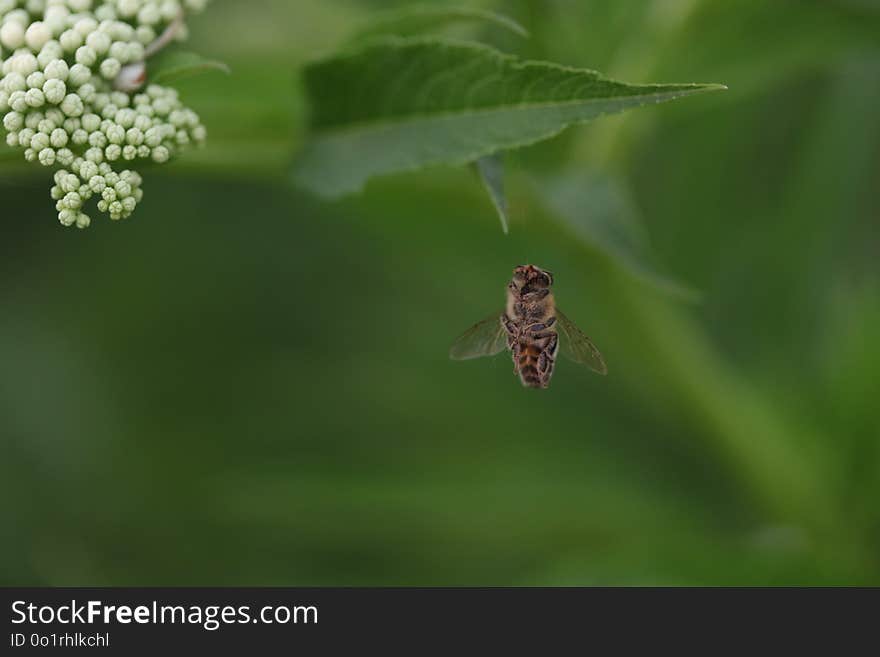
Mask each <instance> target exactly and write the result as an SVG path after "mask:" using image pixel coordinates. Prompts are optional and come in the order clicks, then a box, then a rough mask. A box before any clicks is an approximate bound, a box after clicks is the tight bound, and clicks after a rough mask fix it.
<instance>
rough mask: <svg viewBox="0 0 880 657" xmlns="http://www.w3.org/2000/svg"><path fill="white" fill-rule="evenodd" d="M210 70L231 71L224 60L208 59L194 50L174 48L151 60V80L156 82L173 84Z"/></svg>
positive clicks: (149, 69)
mask: <svg viewBox="0 0 880 657" xmlns="http://www.w3.org/2000/svg"><path fill="white" fill-rule="evenodd" d="M209 71H220V72H222V73H227V74H228V73H229V72H230V70H229V67H228V66H227V65H226V64H224V63H223V62H219V61H217V60H214V59H207V58H206V57H202V56H201V55H199V54H196V53H193V52H181V51H177V50H173V51H170V52H165V53H162V54H160V55H158V56H156V57H155V58H153V59H151V60H150V62H149V68H148V74H149V78H148V79H149V81H150V82H152V83H154V84H171V83H172V82H176V81H178V80H180V79H183V78H187V77H190V76H193V75H198V74H200V73H207V72H209Z"/></svg>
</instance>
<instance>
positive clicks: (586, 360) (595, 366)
mask: <svg viewBox="0 0 880 657" xmlns="http://www.w3.org/2000/svg"><path fill="white" fill-rule="evenodd" d="M556 320H557V329H558V332H559V335H560V337H561V338H562V339H561V340H560V341H559V348H560V349H561V350H562V354H563V356H565V357H566V358H568V359H569V360H571V361H574V362H575V363H578V364H579V365H586V366H587V367H589V368H590V369H591V370H593V371H594V372H598V373H599V374H608V366H607V365H605V359H604V358H602V354H601V353H599V350H598V349H597V348H596V345H594V344H593V341H592V340H590V338H588V337H587V336H586V335H584V332H583V331H581V330H580V329H579V328H578V327H577V326H576V325H575V323H574V322H573V321H571V320H570V319H569V318H568V317H566V316H565V313H563V312H562V311H560V310H559V309H558V308H557V309H556Z"/></svg>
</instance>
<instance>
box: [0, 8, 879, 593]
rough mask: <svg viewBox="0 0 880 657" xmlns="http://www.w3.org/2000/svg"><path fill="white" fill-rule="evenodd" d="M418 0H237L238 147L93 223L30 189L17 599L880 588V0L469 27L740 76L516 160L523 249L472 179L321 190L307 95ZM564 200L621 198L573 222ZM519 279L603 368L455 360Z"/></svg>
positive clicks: (220, 33) (577, 60)
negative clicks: (60, 216)
mask: <svg viewBox="0 0 880 657" xmlns="http://www.w3.org/2000/svg"><path fill="white" fill-rule="evenodd" d="M403 4H406V3H399V2H398V3H395V2H379V1H371V2H366V1H365V2H355V1H343V0H335V1H330V2H328V1H324V0H308V1H296V2H288V1H286V0H248V1H247V2H245V1H244V0H239V1H236V0H216V1H215V2H214V3H213V4H212V6H211V7H210V9H209V11H208V12H207V13H205V14H204V15H202V16H199V17H197V18H195V19H194V20H193V21H192V23H191V31H192V37H191V42H190V45H189V46H188V47H189V48H191V49H193V50H196V51H198V52H201V53H203V54H205V55H208V56H212V57H216V58H219V59H222V60H224V61H226V62H228V63H229V64H230V66H231V67H232V69H233V74H232V75H231V76H229V77H224V76H222V75H207V76H204V77H200V78H194V79H191V80H187V81H184V82H181V83H180V85H179V86H180V88H181V92H182V96H183V98H184V100H185V101H186V102H187V103H188V104H189V105H191V106H192V107H193V108H194V109H195V110H196V111H198V112H199V113H200V114H201V116H202V118H203V120H204V122H205V124H206V126H207V127H208V130H209V134H210V136H209V143H208V146H207V147H206V148H205V149H204V150H201V151H198V152H191V153H188V154H186V155H184V156H183V157H182V158H181V159H179V160H178V161H177V162H175V163H173V164H172V165H169V166H165V167H161V168H155V169H152V170H146V171H144V172H143V173H144V174H145V176H144V177H145V185H144V187H145V192H146V196H145V201H144V203H143V205H142V206H141V207H140V208H139V209H138V212H137V214H136V215H135V216H134V217H133V218H132V219H131V220H128V221H126V222H122V223H120V224H111V223H110V222H109V221H103V220H102V221H97V222H95V223H94V224H93V226H92V228H90V229H89V230H87V231H82V232H80V231H74V230H69V229H68V230H66V229H62V228H61V227H60V226H59V225H58V223H57V221H56V219H55V213H54V211H53V208H52V203H51V201H50V199H49V198H48V188H49V186H50V185H51V180H50V178H51V175H50V174H49V173H47V172H46V171H45V170H43V169H41V168H40V167H29V166H24V165H23V164H19V163H18V161H17V160H15V161H13V162H7V163H5V164H3V166H2V168H0V195H2V201H3V203H2V208H3V209H2V215H0V231H2V232H0V234H2V238H0V263H2V264H0V272H2V276H0V511H2V522H0V582H2V583H3V584H7V585H9V584H19V585H244V584H252V585H592V584H612V585H616V584H623V585H640V584H646V585H652V584H672V585H678V584H695V585H703V584H711V585H728V584H731V585H733V584H737V585H755V584H772V585H776V584H820V585H821V584H874V585H877V584H880V504H878V500H880V476H878V475H880V403H878V400H880V377H878V373H880V213H878V202H877V192H878V189H880V3H878V2H872V1H870V0H861V1H858V0H850V1H847V0H790V1H784V0H778V1H774V2H764V1H762V0H749V1H746V0H653V1H648V0H615V1H614V2H607V1H606V0H595V1H592V0H587V1H575V0H549V1H544V0H542V1H537V0H534V1H527V0H510V1H498V2H479V3H473V6H479V7H485V8H493V9H496V10H499V11H502V12H504V13H506V14H508V15H510V16H512V17H514V18H515V19H517V20H518V21H520V22H522V23H523V24H524V25H525V26H526V27H527V28H528V29H529V30H530V31H531V33H532V37H531V38H530V39H529V40H522V39H519V38H518V37H516V36H515V35H507V34H502V33H500V32H496V31H492V30H489V29H486V28H479V27H471V28H468V29H471V34H472V35H473V36H478V37H480V38H483V39H485V40H488V41H489V42H491V43H493V44H494V45H496V46H497V47H500V48H502V49H505V50H509V51H512V52H517V53H519V54H521V55H525V56H529V57H535V58H541V59H548V60H551V61H557V62H560V63H563V64H569V65H573V66H583V67H588V68H596V69H598V70H601V71H603V72H605V73H607V74H609V75H611V76H614V77H619V78H621V79H624V80H627V81H631V82H691V81H697V82H720V83H725V84H727V85H728V86H729V87H730V90H729V91H727V92H725V93H720V94H712V95H706V96H700V97H696V98H689V99H685V100H682V101H679V102H675V103H670V104H666V105H663V106H659V107H651V108H645V109H640V110H636V111H634V112H630V113H628V114H625V115H621V116H619V117H612V118H607V119H602V120H599V121H597V122H595V123H593V124H590V125H588V126H584V127H580V128H577V129H573V130H569V131H567V132H566V133H564V134H563V135H562V136H561V137H560V138H558V139H556V140H554V141H552V142H548V143H546V144H544V145H541V146H538V147H534V148H531V149H528V150H524V151H521V152H518V153H516V154H514V155H513V156H512V157H511V158H509V159H508V169H509V173H510V176H509V180H508V187H509V192H510V197H511V206H512V227H511V228H512V230H511V234H510V236H509V237H504V236H503V235H502V234H501V231H500V229H499V226H498V220H497V218H496V217H495V216H494V214H493V209H492V206H491V203H490V202H489V200H488V198H487V197H486V196H485V194H484V192H483V191H482V189H481V188H480V185H479V183H478V182H477V181H476V180H475V179H474V177H473V176H472V174H471V173H470V172H469V171H467V170H457V169H437V170H431V171H426V172H422V173H418V174H406V175H400V176H394V177H390V178H386V179H382V180H379V181H374V182H372V183H371V184H370V185H369V186H368V188H367V191H366V192H365V193H364V194H363V195H361V196H357V197H351V198H349V199H346V200H344V201H342V202H337V203H326V202H322V201H320V200H317V199H315V198H313V197H311V196H309V195H308V194H306V193H304V192H301V191H297V190H296V189H293V188H291V186H290V185H289V184H288V181H287V170H288V167H289V164H290V162H291V160H292V158H293V155H294V153H295V151H296V148H297V147H298V145H299V144H300V143H301V142H302V140H303V138H304V136H305V119H306V116H307V108H306V103H305V99H304V98H303V97H302V94H301V92H300V90H299V87H298V86H297V84H296V79H295V78H296V71H297V70H298V68H299V67H300V66H302V64H303V63H305V62H306V61H308V60H309V59H311V58H314V57H316V56H318V55H320V54H321V53H330V52H332V51H333V50H334V48H336V47H338V46H339V45H340V44H341V43H342V41H343V39H344V38H345V37H346V35H347V34H348V33H350V31H351V30H352V29H354V28H355V27H357V26H358V25H360V24H362V23H363V22H364V21H367V20H369V19H370V17H371V15H373V14H374V13H375V12H376V11H378V10H381V9H387V8H389V7H394V6H401V5H403ZM481 29H482V30H483V31H482V32H480V31H477V32H475V31H474V30H481ZM563 178H564V179H565V180H569V181H571V180H572V179H574V180H578V179H579V178H582V179H583V181H584V189H588V188H589V186H590V185H592V184H593V183H594V182H595V181H596V180H601V181H603V182H602V185H603V186H604V187H603V188H611V189H613V190H615V191H614V194H613V198H614V201H613V203H611V204H610V205H609V206H608V207H610V208H611V210H608V207H604V206H603V207H600V205H601V204H602V202H603V201H602V198H604V197H602V196H601V195H596V196H594V195H591V194H589V193H584V194H583V195H582V198H580V199H579V200H577V202H576V203H574V208H575V212H574V215H575V216H574V217H573V221H574V222H575V223H572V218H571V217H570V218H569V219H562V218H561V217H560V216H558V215H557V214H555V212H554V210H553V209H552V208H553V207H554V195H553V191H552V190H553V188H554V181H557V182H558V180H560V179H563ZM606 200H607V199H606ZM578 210H579V211H580V212H582V213H583V215H584V216H585V217H589V216H590V215H591V213H602V212H608V211H610V212H612V213H617V214H626V220H627V221H639V222H641V225H642V227H643V229H644V233H645V235H646V236H647V237H648V238H649V240H650V243H651V247H652V249H651V252H652V253H653V256H652V257H653V262H654V263H656V264H657V267H658V268H659V269H660V270H661V271H663V272H665V273H666V274H668V275H669V276H670V277H672V278H673V279H675V280H676V281H678V282H680V283H682V284H684V285H686V286H688V287H689V288H692V289H693V290H695V291H697V292H698V293H699V300H698V301H695V302H694V301H687V300H685V299H682V298H680V297H678V296H675V295H669V294H668V293H666V292H664V291H663V290H661V289H658V287H657V286H654V285H651V284H650V282H646V281H645V280H644V277H639V276H634V275H633V274H632V273H631V271H630V269H628V268H627V267H626V266H622V265H621V262H620V261H618V260H617V259H615V258H611V257H609V256H608V255H606V254H605V253H604V252H603V251H601V250H598V249H597V248H596V247H595V246H594V245H593V244H592V243H591V242H590V241H588V240H585V239H583V233H582V231H579V230H578V229H577V221H579V218H578V217H577V214H578V213H577V211H578ZM522 262H534V263H536V264H539V265H541V266H544V267H547V268H548V269H551V270H552V271H554V273H555V274H556V280H557V285H556V288H557V295H558V299H559V303H560V305H561V306H562V307H563V308H564V309H565V310H566V312H567V314H568V315H569V316H571V317H572V318H573V319H575V320H576V321H578V323H579V324H580V325H581V326H582V327H583V328H584V329H585V330H586V331H587V332H588V333H589V334H590V335H591V336H593V338H594V339H595V340H596V342H597V343H598V345H599V346H600V348H601V349H602V350H603V352H604V353H605V356H606V359H607V361H608V364H609V368H610V374H609V376H608V377H607V378H602V377H599V376H596V375H594V374H591V373H590V372H589V371H587V370H579V369H578V368H577V367H575V366H573V365H571V364H569V363H567V362H565V361H563V362H561V363H560V366H559V367H558V368H557V373H556V376H555V378H554V382H553V383H554V384H553V387H552V388H551V389H550V390H549V391H547V392H546V393H542V392H540V391H538V392H536V391H530V390H524V389H522V388H521V387H520V386H519V383H518V382H517V380H516V379H515V378H514V377H513V375H512V371H511V369H512V368H511V366H510V363H509V361H508V359H507V358H506V357H504V356H500V357H498V358H497V359H495V360H491V361H489V360H487V361H473V362H467V363H453V362H451V361H449V360H447V355H446V353H447V348H448V345H449V343H450V342H451V341H452V339H453V338H455V336H456V335H458V334H459V333H460V332H461V331H462V330H464V329H465V328H467V327H468V326H469V325H470V324H471V323H473V322H475V321H477V320H478V319H480V318H481V317H483V316H485V315H487V314H488V313H489V312H490V311H492V310H493V309H494V308H496V307H500V305H501V300H502V296H503V293H504V285H505V282H506V280H507V279H508V277H509V275H510V271H511V269H512V267H513V266H514V265H517V264H520V263H522Z"/></svg>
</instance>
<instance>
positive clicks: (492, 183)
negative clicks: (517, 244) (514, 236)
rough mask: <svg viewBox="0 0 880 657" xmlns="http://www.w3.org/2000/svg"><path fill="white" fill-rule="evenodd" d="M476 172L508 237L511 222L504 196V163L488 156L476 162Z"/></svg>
mask: <svg viewBox="0 0 880 657" xmlns="http://www.w3.org/2000/svg"><path fill="white" fill-rule="evenodd" d="M474 170H475V171H476V173H477V175H478V176H479V177H480V180H481V181H482V183H483V187H485V188H486V193H487V194H489V198H490V199H492V205H494V206H495V211H496V212H497V213H498V218H499V219H500V220H501V230H503V231H504V234H505V235H506V234H507V233H508V232H509V231H510V226H509V224H510V222H509V221H508V219H507V198H506V197H505V196H504V163H503V162H502V161H501V158H500V157H499V156H498V155H487V156H486V157H481V158H480V159H479V160H477V161H476V162H474Z"/></svg>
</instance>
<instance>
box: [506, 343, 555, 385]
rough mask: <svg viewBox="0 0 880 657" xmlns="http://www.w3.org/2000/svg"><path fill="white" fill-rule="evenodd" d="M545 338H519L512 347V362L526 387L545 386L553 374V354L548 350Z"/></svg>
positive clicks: (548, 383)
mask: <svg viewBox="0 0 880 657" xmlns="http://www.w3.org/2000/svg"><path fill="white" fill-rule="evenodd" d="M548 346H549V345H547V340H546V339H540V340H533V339H531V338H529V337H528V336H523V337H521V338H520V341H519V343H518V344H516V345H515V346H514V349H513V364H514V368H515V369H516V372H517V374H519V378H520V381H522V384H523V385H524V386H526V387H528V388H547V387H548V386H549V385H550V377H552V376H553V359H554V356H555V354H553V353H551V352H550V351H549V350H548Z"/></svg>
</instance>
